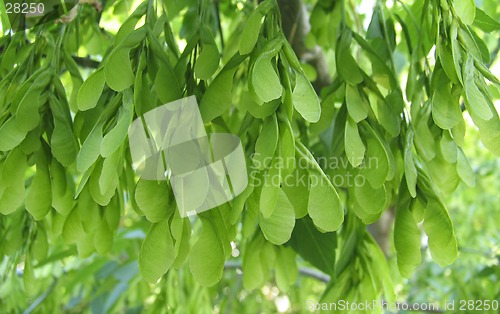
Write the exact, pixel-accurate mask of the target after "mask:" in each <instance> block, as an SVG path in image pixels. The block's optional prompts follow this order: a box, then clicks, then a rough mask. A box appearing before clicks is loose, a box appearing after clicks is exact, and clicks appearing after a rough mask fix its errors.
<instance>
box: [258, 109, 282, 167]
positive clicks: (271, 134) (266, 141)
mask: <svg viewBox="0 0 500 314" xmlns="http://www.w3.org/2000/svg"><path fill="white" fill-rule="evenodd" d="M277 145H278V120H277V119H276V114H273V115H272V116H270V117H268V118H266V119H265V120H264V125H263V126H262V130H261V132H260V135H259V138H258V139H257V141H256V142H255V155H254V156H253V163H254V165H255V167H256V168H257V169H259V170H262V169H264V168H267V166H268V165H269V163H270V162H271V159H272V157H273V156H274V151H275V150H276V147H277Z"/></svg>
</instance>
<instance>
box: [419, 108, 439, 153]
mask: <svg viewBox="0 0 500 314" xmlns="http://www.w3.org/2000/svg"><path fill="white" fill-rule="evenodd" d="M415 146H416V148H417V151H418V153H419V155H420V156H422V157H423V158H424V159H425V160H427V161H430V160H432V159H433V158H434V157H435V156H436V145H435V142H434V136H433V135H432V133H431V131H430V130H429V127H428V126H427V119H425V118H424V117H422V119H420V120H419V121H418V122H417V126H416V129H415Z"/></svg>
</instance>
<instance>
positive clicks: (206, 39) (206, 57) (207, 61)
mask: <svg viewBox="0 0 500 314" xmlns="http://www.w3.org/2000/svg"><path fill="white" fill-rule="evenodd" d="M200 37H201V41H202V43H203V44H202V46H201V52H200V55H199V56H198V58H197V59H196V63H195V65H194V74H195V75H196V77H197V78H199V79H201V80H205V81H206V80H208V79H210V78H211V77H212V75H214V73H215V71H217V68H218V67H219V62H220V55H219V50H218V49H217V45H216V44H215V40H214V36H213V35H212V32H211V31H210V29H209V28H208V27H207V26H203V27H202V28H201V30H200Z"/></svg>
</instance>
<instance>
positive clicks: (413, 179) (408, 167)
mask: <svg viewBox="0 0 500 314" xmlns="http://www.w3.org/2000/svg"><path fill="white" fill-rule="evenodd" d="M408 134H409V135H408V139H407V143H406V145H405V153H404V171H405V178H406V185H407V187H408V191H409V192H410V195H411V197H413V198H415V197H416V196H417V189H416V185H417V168H416V167H415V162H414V160H413V151H412V149H411V147H412V145H413V133H408Z"/></svg>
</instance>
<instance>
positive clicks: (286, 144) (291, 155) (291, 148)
mask: <svg viewBox="0 0 500 314" xmlns="http://www.w3.org/2000/svg"><path fill="white" fill-rule="evenodd" d="M279 132H280V137H279V152H280V158H281V160H282V163H283V165H282V167H281V177H282V178H286V177H287V176H289V175H290V174H291V173H292V172H293V170H294V169H295V137H294V135H293V130H292V126H291V125H290V121H288V120H285V122H281V121H280V122H279Z"/></svg>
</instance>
